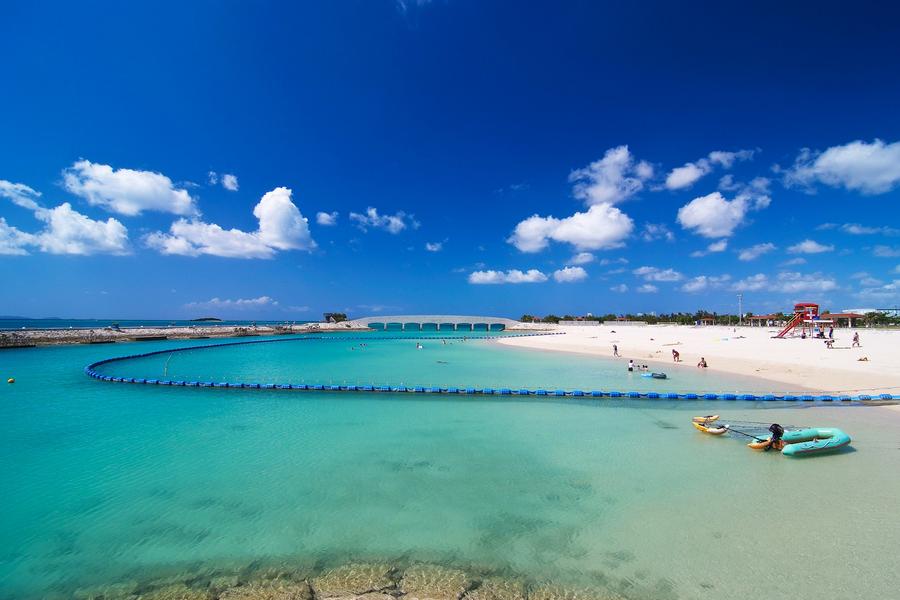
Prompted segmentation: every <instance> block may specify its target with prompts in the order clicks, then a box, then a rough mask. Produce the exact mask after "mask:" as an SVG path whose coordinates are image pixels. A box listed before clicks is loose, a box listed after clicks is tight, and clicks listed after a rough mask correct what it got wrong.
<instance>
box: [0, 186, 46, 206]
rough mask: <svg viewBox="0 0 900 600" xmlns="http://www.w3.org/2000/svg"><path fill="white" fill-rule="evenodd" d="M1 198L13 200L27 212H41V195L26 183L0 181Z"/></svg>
mask: <svg viewBox="0 0 900 600" xmlns="http://www.w3.org/2000/svg"><path fill="white" fill-rule="evenodd" d="M0 196H2V197H4V198H8V199H9V200H12V203H13V204H15V205H16V206H21V207H22V208H24V209H27V210H31V211H34V210H39V209H40V205H39V204H38V202H37V201H38V198H40V197H41V193H40V192H38V191H36V190H33V189H31V188H30V187H28V186H27V185H25V184H24V183H13V182H11V181H6V180H4V179H0Z"/></svg>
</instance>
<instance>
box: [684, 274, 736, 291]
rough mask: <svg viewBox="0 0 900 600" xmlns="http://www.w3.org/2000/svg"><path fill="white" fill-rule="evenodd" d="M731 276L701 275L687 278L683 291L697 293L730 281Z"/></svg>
mask: <svg viewBox="0 0 900 600" xmlns="http://www.w3.org/2000/svg"><path fill="white" fill-rule="evenodd" d="M730 279H731V276H729V275H719V276H712V275H699V276H697V277H692V278H691V279H689V280H687V281H686V282H685V283H684V285H682V286H681V291H683V292H688V293H692V294H693V293H697V292H703V291H706V290H708V289H710V288H717V287H721V285H722V284H723V283H725V282H726V281H729V280H730Z"/></svg>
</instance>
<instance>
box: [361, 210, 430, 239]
mask: <svg viewBox="0 0 900 600" xmlns="http://www.w3.org/2000/svg"><path fill="white" fill-rule="evenodd" d="M350 220H351V221H353V222H355V223H356V226H357V227H359V228H360V229H361V230H362V231H368V230H369V228H370V227H372V228H374V229H383V230H385V231H387V232H388V233H391V234H395V235H396V234H398V233H400V232H401V231H403V230H404V229H406V228H407V227H412V228H413V229H418V228H419V222H418V221H416V220H415V218H414V217H413V216H412V215H407V214H406V213H405V212H403V211H402V210H401V211H397V212H396V213H395V214H393V215H382V214H379V213H378V209H377V208H373V207H371V206H370V207H368V208H366V213H365V214H360V213H356V212H351V213H350Z"/></svg>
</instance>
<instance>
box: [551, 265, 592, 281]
mask: <svg viewBox="0 0 900 600" xmlns="http://www.w3.org/2000/svg"><path fill="white" fill-rule="evenodd" d="M587 276H588V274H587V271H585V270H584V269H582V268H581V267H566V268H564V269H559V270H557V271H554V272H553V279H555V280H556V281H558V282H559V283H573V282H575V281H582V280H584V279H587Z"/></svg>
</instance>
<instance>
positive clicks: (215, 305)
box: [184, 296, 307, 310]
mask: <svg viewBox="0 0 900 600" xmlns="http://www.w3.org/2000/svg"><path fill="white" fill-rule="evenodd" d="M184 306H185V308H191V309H197V308H203V309H238V310H247V309H254V308H265V307H273V306H278V301H277V300H274V299H273V298H270V297H269V296H260V297H258V298H238V299H236V300H228V299H222V298H211V299H210V300H205V301H203V302H189V303H187V304H185V305H184ZM291 308H301V309H305V308H307V307H291Z"/></svg>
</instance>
